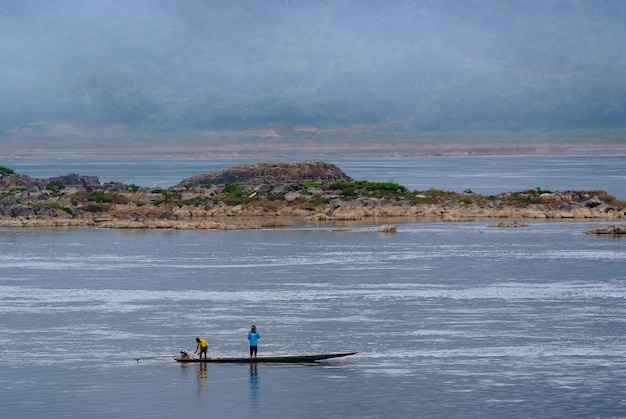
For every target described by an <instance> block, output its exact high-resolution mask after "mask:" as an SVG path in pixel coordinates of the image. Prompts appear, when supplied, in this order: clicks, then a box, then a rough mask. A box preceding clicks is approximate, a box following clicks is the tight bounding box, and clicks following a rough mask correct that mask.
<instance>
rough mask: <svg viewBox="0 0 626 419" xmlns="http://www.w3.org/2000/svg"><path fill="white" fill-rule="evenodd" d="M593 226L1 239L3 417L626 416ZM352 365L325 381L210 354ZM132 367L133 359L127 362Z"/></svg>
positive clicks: (614, 267) (611, 266) (620, 287)
mask: <svg viewBox="0 0 626 419" xmlns="http://www.w3.org/2000/svg"><path fill="white" fill-rule="evenodd" d="M602 224H606V223H558V222H532V223H530V226H529V227H526V228H518V229H496V228H490V227H488V223H486V222H471V223H430V222H429V223H406V224H398V225H397V226H398V233H396V234H392V235H389V234H380V233H378V232H377V231H376V225H373V224H372V225H360V226H358V225H353V226H351V230H350V231H341V232H339V231H336V230H335V229H334V228H331V227H329V226H324V225H313V224H303V225H300V226H297V227H295V228H290V229H280V230H254V231H202V232H199V231H115V230H98V229H67V230H62V229H61V230H28V229H3V230H1V231H0V347H1V348H2V357H1V358H0V400H1V401H2V402H1V404H2V407H1V409H2V417H7V418H22V417H24V418H25V417H34V416H39V417H50V418H84V417H92V418H105V417H106V418H108V417H115V416H117V417H124V418H127V417H128V418H134V417H136V418H139V417H142V418H144V417H152V418H172V417H197V416H198V415H201V416H205V417H215V418H242V417H260V418H275V417H301V418H320V417H324V418H332V417H336V418H345V417H355V418H357V417H358V418H396V417H397V418H405V417H406V418H413V417H449V418H467V417H476V418H478V417H480V418H502V417H554V418H562V417H581V418H582V417H585V418H586V417H623V416H624V412H626V362H625V358H624V347H625V346H626V333H625V332H626V300H625V298H626V270H625V269H624V266H626V241H625V240H620V239H617V240H615V239H608V238H606V237H597V236H589V235H586V234H584V231H585V230H587V229H589V228H592V227H597V226H599V225H602ZM253 323H254V324H256V325H257V327H258V329H259V331H260V333H261V340H260V347H259V351H260V355H261V354H304V353H320V352H337V351H352V350H356V351H359V354H358V355H356V356H353V357H348V358H345V359H343V360H332V361H328V362H326V363H322V364H320V365H264V364H261V365H258V366H257V367H256V368H251V367H249V366H248V365H210V366H208V367H202V366H199V365H190V366H182V365H179V364H177V363H176V362H174V361H173V360H172V356H173V355H175V354H177V353H178V351H180V350H182V349H186V350H193V347H194V342H193V340H194V338H195V337H196V336H204V337H206V338H207V340H208V341H209V343H210V348H209V351H210V353H211V354H219V355H245V354H246V353H247V340H246V333H247V330H248V329H249V327H250V325H251V324H253ZM138 358H141V360H140V361H137V360H136V359H138Z"/></svg>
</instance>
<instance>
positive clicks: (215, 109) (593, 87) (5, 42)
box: [0, 0, 626, 131]
mask: <svg viewBox="0 0 626 419" xmlns="http://www.w3.org/2000/svg"><path fill="white" fill-rule="evenodd" d="M624 22H626V2H623V1H619V0H604V1H602V0H598V1H592V0H589V1H585V0H568V1H561V0H543V1H532V0H531V1H515V0H471V1H464V0H436V1H427V0H423V1H410V0H396V1H386V0H367V1H362V0H334V1H330V0H328V1H324V0H320V1H309V0H263V1H258V0H238V1H232V0H211V1H201V0H134V1H115V0H91V1H83V0H64V1H59V2H50V1H45V0H24V1H19V2H15V1H10V0H0V50H1V51H2V54H0V68H2V77H0V115H1V117H0V129H7V128H12V127H20V126H30V125H32V124H34V123H63V122H69V123H79V124H86V125H98V126H103V125H110V124H123V125H126V126H131V127H135V128H138V129H147V130H180V129H223V128H250V127H263V126H269V125H271V124H285V125H288V126H294V125H315V126H326V127H328V126H337V125H346V124H359V123H364V124H376V123H381V122H387V121H392V122H394V123H397V125H396V127H400V128H402V129H407V130H434V131H437V130H442V131H445V130H458V129H462V130H482V129H504V130H528V129H533V130H534V129H540V130H542V129H543V130H560V129H575V128H587V129H589V128H614V127H621V126H623V125H624V123H625V118H624V117H625V116H626V78H625V77H624V74H626V42H625V41H626V25H624Z"/></svg>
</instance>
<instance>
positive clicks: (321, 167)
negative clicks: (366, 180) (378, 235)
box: [178, 162, 352, 186]
mask: <svg viewBox="0 0 626 419" xmlns="http://www.w3.org/2000/svg"><path fill="white" fill-rule="evenodd" d="M336 180H345V181H348V182H349V181H351V180H352V178H350V177H349V176H348V175H346V174H345V173H344V172H343V171H342V170H341V169H339V168H338V167H337V166H335V165H334V164H331V163H324V162H297V163H256V164H244V165H241V166H233V167H230V168H228V169H224V170H220V171H218V172H210V173H201V174H199V175H195V176H192V177H190V178H188V179H185V180H183V181H181V182H180V183H179V185H178V186H182V185H188V184H193V185H205V184H211V185H217V184H226V185H228V184H233V183H239V184H242V185H262V184H269V185H278V184H281V183H299V182H333V181H336Z"/></svg>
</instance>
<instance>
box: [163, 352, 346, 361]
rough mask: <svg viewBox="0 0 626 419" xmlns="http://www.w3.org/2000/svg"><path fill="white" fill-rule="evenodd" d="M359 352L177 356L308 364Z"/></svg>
mask: <svg viewBox="0 0 626 419" xmlns="http://www.w3.org/2000/svg"><path fill="white" fill-rule="evenodd" d="M357 353H358V352H340V353H334V354H317V355H277V356H259V357H257V358H250V357H218V356H211V357H207V358H202V359H199V358H182V357H181V358H175V359H176V361H177V362H202V363H204V362H214V363H231V364H257V363H262V362H267V363H269V362H272V363H289V364H306V363H311V362H316V361H322V360H324V359H331V358H341V357H344V356H350V355H354V354H357Z"/></svg>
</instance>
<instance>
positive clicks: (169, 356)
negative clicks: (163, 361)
mask: <svg viewBox="0 0 626 419" xmlns="http://www.w3.org/2000/svg"><path fill="white" fill-rule="evenodd" d="M158 358H176V355H160V356H147V357H145V358H135V361H137V362H139V361H140V360H142V359H158Z"/></svg>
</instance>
